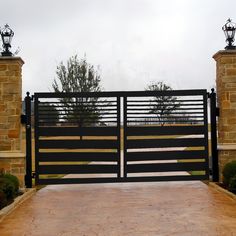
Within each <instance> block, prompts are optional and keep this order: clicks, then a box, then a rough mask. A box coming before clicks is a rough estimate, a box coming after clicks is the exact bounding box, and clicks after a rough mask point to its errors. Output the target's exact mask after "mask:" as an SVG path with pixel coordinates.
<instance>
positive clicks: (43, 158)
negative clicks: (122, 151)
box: [38, 152, 120, 162]
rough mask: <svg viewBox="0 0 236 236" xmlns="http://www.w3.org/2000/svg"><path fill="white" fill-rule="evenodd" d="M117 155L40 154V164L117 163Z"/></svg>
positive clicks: (100, 153)
mask: <svg viewBox="0 0 236 236" xmlns="http://www.w3.org/2000/svg"><path fill="white" fill-rule="evenodd" d="M119 157H120V156H119V154H118V153H115V152H40V153H39V158H38V160H39V161H40V162H63V161H74V162H78V161H102V162H106V161H108V162H111V161H118V159H119Z"/></svg>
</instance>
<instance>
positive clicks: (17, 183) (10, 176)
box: [3, 174, 20, 194]
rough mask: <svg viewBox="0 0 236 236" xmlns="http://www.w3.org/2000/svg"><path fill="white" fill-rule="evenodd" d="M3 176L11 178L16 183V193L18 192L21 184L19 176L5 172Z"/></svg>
mask: <svg viewBox="0 0 236 236" xmlns="http://www.w3.org/2000/svg"><path fill="white" fill-rule="evenodd" d="M3 178H6V179H9V180H10V181H11V182H12V183H13V184H14V186H15V194H17V193H18V192H19V186H20V183H19V180H18V179H17V177H16V176H14V175H11V174H4V175H3Z"/></svg>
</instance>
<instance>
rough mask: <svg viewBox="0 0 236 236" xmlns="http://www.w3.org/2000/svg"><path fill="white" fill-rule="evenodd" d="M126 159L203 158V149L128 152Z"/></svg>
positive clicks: (204, 156)
mask: <svg viewBox="0 0 236 236" xmlns="http://www.w3.org/2000/svg"><path fill="white" fill-rule="evenodd" d="M126 157H127V161H149V160H178V159H205V158H206V151H205V150H191V151H187V150H186V151H161V152H128V153H127V154H126Z"/></svg>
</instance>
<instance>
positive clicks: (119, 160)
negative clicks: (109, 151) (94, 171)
mask: <svg viewBox="0 0 236 236" xmlns="http://www.w3.org/2000/svg"><path fill="white" fill-rule="evenodd" d="M116 99H117V132H118V133H117V139H118V140H117V141H118V144H117V145H118V152H117V154H118V162H117V164H118V173H117V177H118V178H120V177H121V159H120V158H121V155H120V154H121V152H120V149H121V147H120V139H121V134H120V133H121V129H120V97H119V96H117V97H116Z"/></svg>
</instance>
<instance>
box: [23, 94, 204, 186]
mask: <svg viewBox="0 0 236 236" xmlns="http://www.w3.org/2000/svg"><path fill="white" fill-rule="evenodd" d="M207 95H208V94H207V91H206V90H179V91H141V92H99V93H35V94H34V96H33V100H34V102H33V103H34V112H33V114H34V115H33V116H31V111H30V104H31V101H30V100H31V98H30V97H29V94H28V96H27V97H26V110H27V117H28V119H27V124H26V132H27V134H28V136H29V135H30V134H31V121H32V122H33V123H34V124H33V126H34V138H35V140H34V141H35V155H33V156H35V158H32V160H33V162H35V164H34V165H33V166H35V170H33V172H34V173H35V183H36V184H67V183H104V182H132V181H134V182H135V181H168V180H203V179H208V178H209V161H208V122H207ZM29 145H30V143H29V140H28V149H27V150H28V152H27V153H28V154H27V156H28V158H27V160H28V175H29V168H30V165H31V163H30V161H31V158H29V155H30V154H31V150H30V148H31V145H30V147H29ZM29 159H30V160H29ZM30 172H31V169H30Z"/></svg>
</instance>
